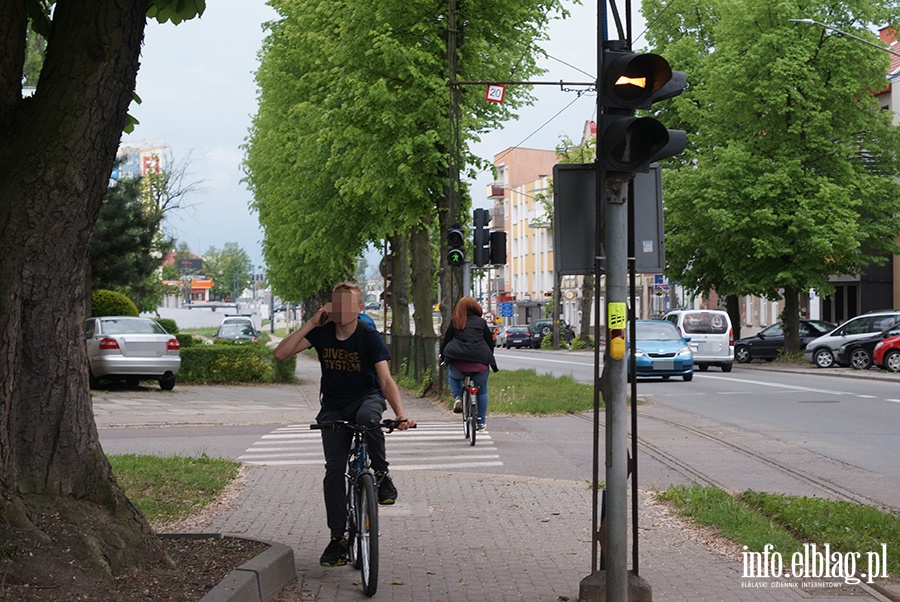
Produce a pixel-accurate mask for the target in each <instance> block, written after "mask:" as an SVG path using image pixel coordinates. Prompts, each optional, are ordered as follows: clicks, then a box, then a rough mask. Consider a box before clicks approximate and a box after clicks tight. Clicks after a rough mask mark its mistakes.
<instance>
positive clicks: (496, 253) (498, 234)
mask: <svg viewBox="0 0 900 602" xmlns="http://www.w3.org/2000/svg"><path fill="white" fill-rule="evenodd" d="M490 247H491V252H490V257H489V263H490V264H491V265H504V264H505V263H506V232H504V231H503V230H494V231H493V232H491V244H490Z"/></svg>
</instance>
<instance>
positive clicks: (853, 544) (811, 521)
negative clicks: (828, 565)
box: [740, 491, 900, 575]
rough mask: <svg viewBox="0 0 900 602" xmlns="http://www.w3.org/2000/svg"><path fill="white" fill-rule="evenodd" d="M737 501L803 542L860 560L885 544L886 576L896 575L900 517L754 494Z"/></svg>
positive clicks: (899, 565) (821, 501) (840, 503)
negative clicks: (854, 555) (827, 546)
mask: <svg viewBox="0 0 900 602" xmlns="http://www.w3.org/2000/svg"><path fill="white" fill-rule="evenodd" d="M740 498H741V500H742V501H743V502H745V503H746V504H748V505H750V506H751V507H752V508H754V509H755V510H757V511H758V512H760V513H761V514H763V515H765V516H768V517H771V518H772V520H774V521H777V522H778V523H779V524H781V525H783V526H784V527H785V528H786V529H788V530H790V532H791V533H793V534H794V535H795V536H796V537H797V538H799V539H801V540H803V541H807V542H810V543H816V544H819V545H824V544H826V543H828V544H830V545H831V548H832V549H834V550H838V551H840V552H841V553H844V554H846V553H847V552H859V553H861V554H862V557H865V555H866V553H868V552H880V551H881V550H882V544H885V545H887V549H888V550H889V553H888V555H887V558H888V573H889V574H891V575H898V574H900V554H898V553H897V551H898V550H900V516H895V515H893V514H889V513H887V512H882V511H881V510H878V509H877V508H873V507H872V506H863V505H860V504H854V503H851V502H844V501H836V500H826V499H822V498H811V497H792V496H787V495H782V494H774V493H758V492H755V491H746V492H744V493H742V494H741V496H740Z"/></svg>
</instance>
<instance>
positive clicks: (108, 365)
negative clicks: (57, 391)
mask: <svg viewBox="0 0 900 602" xmlns="http://www.w3.org/2000/svg"><path fill="white" fill-rule="evenodd" d="M84 336H85V339H86V342H87V354H88V366H89V377H90V386H91V388H92V389H94V388H96V387H98V386H99V384H100V380H103V379H111V380H124V381H125V382H126V383H127V384H128V386H129V387H136V386H138V385H139V384H140V381H142V380H151V379H152V380H156V381H159V387H160V388H161V389H163V390H164V391H171V390H172V389H173V388H175V376H176V375H177V374H178V369H179V368H180V367H181V345H179V343H178V339H176V338H175V336H174V335H171V334H169V333H167V332H166V331H165V330H164V329H163V327H162V326H160V325H159V324H158V323H157V322H156V320H152V319H150V318H138V317H131V316H103V317H97V318H89V319H88V320H86V321H85V323H84Z"/></svg>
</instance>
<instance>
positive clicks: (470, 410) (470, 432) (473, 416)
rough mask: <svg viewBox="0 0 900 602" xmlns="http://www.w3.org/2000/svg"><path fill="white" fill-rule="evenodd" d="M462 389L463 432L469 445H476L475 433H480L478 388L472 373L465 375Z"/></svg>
mask: <svg viewBox="0 0 900 602" xmlns="http://www.w3.org/2000/svg"><path fill="white" fill-rule="evenodd" d="M462 387H463V388H462V415H463V431H464V432H465V434H466V439H467V440H468V442H469V445H475V433H476V432H477V431H478V386H477V385H475V383H474V382H473V380H472V373H471V372H465V373H463V383H462Z"/></svg>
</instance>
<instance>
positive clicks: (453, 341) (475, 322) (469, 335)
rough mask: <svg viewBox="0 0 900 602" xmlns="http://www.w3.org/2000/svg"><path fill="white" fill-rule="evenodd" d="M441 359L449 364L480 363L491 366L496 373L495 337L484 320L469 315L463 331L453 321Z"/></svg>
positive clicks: (445, 335)
mask: <svg viewBox="0 0 900 602" xmlns="http://www.w3.org/2000/svg"><path fill="white" fill-rule="evenodd" d="M441 357H442V358H443V359H444V361H447V362H449V360H462V361H465V362H479V363H482V364H486V365H488V366H490V367H491V368H492V369H493V370H494V372H496V371H497V361H496V360H495V359H494V335H493V334H492V333H491V329H490V328H488V325H487V322H485V321H484V318H482V317H481V316H476V315H474V314H469V315H468V316H467V317H466V327H465V328H463V329H462V330H457V329H456V328H454V326H453V322H452V321H451V322H450V326H449V327H448V328H447V332H445V333H444V340H443V341H442V342H441Z"/></svg>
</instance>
